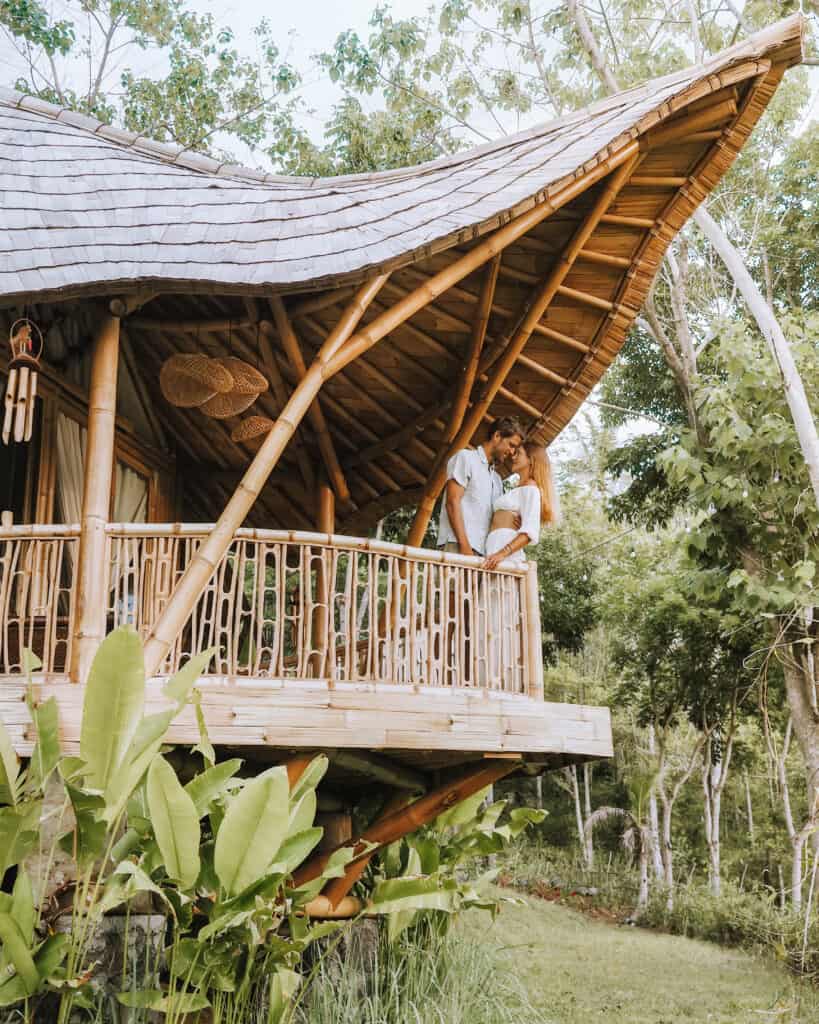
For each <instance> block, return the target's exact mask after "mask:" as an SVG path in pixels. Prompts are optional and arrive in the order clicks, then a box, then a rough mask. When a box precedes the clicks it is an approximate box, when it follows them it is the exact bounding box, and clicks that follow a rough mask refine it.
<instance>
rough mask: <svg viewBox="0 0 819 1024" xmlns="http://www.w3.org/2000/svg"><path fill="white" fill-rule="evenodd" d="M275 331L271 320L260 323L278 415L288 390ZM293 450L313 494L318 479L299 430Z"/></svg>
mask: <svg viewBox="0 0 819 1024" xmlns="http://www.w3.org/2000/svg"><path fill="white" fill-rule="evenodd" d="M272 330H273V325H272V324H271V323H270V321H269V320H260V321H259V352H260V354H261V357H262V362H263V363H264V367H265V369H266V370H267V372H268V376H269V377H270V386H271V388H272V389H273V395H274V397H275V399H276V402H277V403H278V406H279V407H278V409H277V410H276V415H277V416H278V415H279V413H281V411H282V409H283V408H284V407H285V406H286V405H287V398H288V394H287V388H286V387H285V383H284V378H283V377H282V374H281V370H280V369H279V364H278V362H277V360H276V357H275V355H274V354H273V346H272V345H271V343H270V334H271V332H272ZM293 448H294V449H295V453H296V462H297V463H298V466H299V472H300V473H301V478H302V480H303V481H304V486H305V487H306V488H307V491H308V492H309V493H312V491H313V490H314V488H315V486H316V478H315V475H314V474H313V464H312V462H311V461H310V457H309V455H308V454H307V451H306V449H305V447H304V442H303V439H302V436H301V430H297V431H296V433H295V434H294V436H293Z"/></svg>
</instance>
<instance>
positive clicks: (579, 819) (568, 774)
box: [563, 764, 589, 867]
mask: <svg viewBox="0 0 819 1024" xmlns="http://www.w3.org/2000/svg"><path fill="white" fill-rule="evenodd" d="M563 775H564V777H565V779H566V782H567V783H568V785H567V787H566V788H567V789H568V791H569V794H570V796H571V798H572V802H573V803H574V820H575V824H576V826H577V837H578V839H579V840H580V850H581V853H582V854H583V860H584V862H585V864H586V867H588V866H589V858H588V848H589V844H588V838H587V836H586V830H585V828H584V826H583V809H582V807H581V805H580V786H579V784H578V781H577V765H576V764H573V765H570V766H569V767H568V768H564V769H563Z"/></svg>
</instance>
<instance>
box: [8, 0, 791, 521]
mask: <svg viewBox="0 0 819 1024" xmlns="http://www.w3.org/2000/svg"><path fill="white" fill-rule="evenodd" d="M803 29H804V22H803V19H802V18H801V17H800V16H794V17H792V18H788V19H785V20H784V21H781V22H778V23H777V24H775V25H773V26H771V27H770V28H768V29H766V30H764V31H762V32H759V33H757V34H756V35H754V36H752V37H750V38H749V39H747V40H746V41H745V42H743V43H741V44H739V45H737V46H734V47H732V48H731V49H729V50H726V51H724V52H723V53H721V54H718V55H716V56H715V57H714V58H712V59H711V60H710V61H708V62H707V63H706V64H704V65H701V66H698V67H693V68H688V69H686V70H684V71H680V72H677V73H675V74H673V75H669V76H666V77H664V78H660V79H657V80H655V81H653V82H649V83H647V84H645V85H642V86H638V87H636V88H634V89H630V90H628V91H626V92H622V93H618V94H617V95H615V96H612V97H610V98H608V99H606V100H603V101H601V102H600V103H597V104H595V105H593V106H591V107H589V108H587V109H585V110H582V111H579V112H577V113H575V114H571V115H569V116H566V117H563V118H561V119H560V120H559V121H554V122H551V123H549V124H546V125H542V126H540V127H537V128H534V129H532V130H530V131H527V132H523V133H521V134H518V135H514V136H511V137H509V138H505V139H503V140H501V141H500V142H497V143H493V144H490V145H485V146H481V147H479V148H478V149H473V150H470V151H468V152H465V153H459V154H456V155H454V156H450V157H446V158H443V159H441V160H437V161H434V162H432V163H428V164H423V165H421V166H418V167H411V168H405V169H401V170H396V171H388V172H385V173H380V174H369V175H355V176H348V177H342V178H332V179H304V178H284V177H277V176H274V175H265V174H262V173H259V172H255V171H251V170H247V169H244V168H241V167H236V166H221V165H219V164H218V163H216V162H215V161H213V160H211V159H210V158H208V157H204V156H201V155H198V154H194V153H190V152H186V151H181V150H178V149H175V148H173V147H169V146H164V145H161V144H158V143H156V142H152V141H150V140H147V139H143V138H139V137H136V136H134V135H130V134H128V133H126V132H123V131H121V130H119V129H115V128H111V127H109V126H106V125H103V124H101V123H100V122H98V121H94V120H91V119H89V118H86V117H82V116H80V115H77V114H75V113H72V112H69V111H65V110H61V109H59V108H57V107H53V106H50V105H48V104H45V103H42V102H41V101H39V100H36V99H32V98H30V97H25V96H21V95H19V94H17V93H9V92H3V91H0V309H2V308H3V307H5V308H6V310H7V313H6V314H5V316H6V319H8V318H9V317H10V316H13V315H14V307H17V308H18V309H21V308H23V307H27V308H29V309H31V308H34V309H35V311H37V313H38V315H39V317H40V320H41V322H42V323H43V324H44V326H46V327H47V326H48V324H49V322H50V321H57V320H59V319H60V318H61V317H63V318H66V317H67V318H69V319H70V318H71V317H72V316H76V315H79V314H78V313H77V312H76V311H78V310H79V311H82V309H86V310H93V303H92V302H91V301H87V300H96V299H105V300H110V299H112V298H114V297H117V296H121V295H126V294H127V293H132V292H133V293H136V292H140V293H141V294H143V295H144V294H149V295H153V296H154V297H153V298H152V299H151V300H150V301H149V302H148V303H147V304H146V305H144V306H143V307H142V308H141V309H140V310H139V311H138V312H137V313H134V314H133V315H131V316H129V317H128V318H126V319H124V320H123V326H124V329H125V331H126V332H127V334H128V337H129V339H130V342H131V344H132V346H133V349H134V352H135V355H136V356H137V357H138V360H139V362H140V364H141V369H142V372H143V374H144V376H145V378H146V384H147V386H148V388H149V390H151V388H152V383H153V382H155V381H156V379H157V378H158V374H159V368H160V366H161V364H162V362H163V360H164V359H166V358H167V357H168V356H169V355H171V354H172V353H173V352H175V351H176V352H179V351H182V352H186V351H202V350H204V351H206V352H208V353H209V354H225V353H228V352H229V353H231V354H234V355H238V356H240V357H241V358H242V359H245V360H248V361H250V362H252V363H254V364H255V365H257V366H258V367H259V369H261V370H262V371H263V372H264V373H265V374H266V375H267V376H268V378H269V380H270V382H271V390H270V391H269V392H268V393H266V394H265V395H263V396H261V397H260V399H259V400H258V403H257V407H255V408H254V409H253V410H252V411H253V412H258V413H262V414H264V415H267V416H269V417H270V418H273V419H275V418H276V416H277V415H278V413H279V412H280V410H281V407H282V403H283V401H284V399H285V398H286V396H287V393H288V392H289V390H290V389H291V388H292V387H293V386H295V384H296V383H297V381H298V380H299V379H300V376H301V373H300V370H299V368H298V365H297V363H296V362H294V359H293V352H294V348H295V349H298V348H300V349H301V356H302V358H303V360H304V362H305V363H306V364H307V365H309V364H310V362H311V360H312V359H313V358H314V356H315V355H316V353H317V352H318V350H319V349H320V347H321V345H322V343H323V342H324V340H325V339H326V338H327V337H328V335H329V334H330V333H331V332H332V331H333V330H334V328H336V327H337V325H339V323H340V322H343V318H344V315H345V308H346V306H347V303H348V302H349V301H350V297H351V295H352V292H353V287H352V286H353V285H356V284H358V283H360V282H362V281H367V280H368V279H372V278H373V277H374V275H376V274H380V273H383V272H387V271H389V272H390V276H389V279H388V281H387V282H386V283H385V284H383V287H381V289H380V291H378V293H377V297H376V299H375V300H374V301H373V302H372V303H371V305H370V306H369V307H368V308H367V311H366V313H365V314H364V316H363V318H362V320H361V322H360V324H359V326H358V330H359V332H361V333H363V334H364V335H366V334H367V332H371V333H377V334H378V338H379V339H381V340H379V342H378V343H377V344H374V345H373V346H372V347H367V348H366V349H363V350H362V351H361V354H360V355H359V356H358V357H357V358H355V359H354V360H353V361H352V362H349V363H348V364H346V365H345V366H344V368H343V369H342V370H341V371H340V372H334V373H333V374H332V375H331V376H330V377H329V378H328V379H327V380H326V381H325V383H324V384H323V385H322V391H321V396H320V406H321V412H322V414H323V417H324V419H325V421H326V428H327V431H328V434H327V435H326V436H324V437H323V438H322V439H321V444H320V443H319V437H318V434H317V433H315V432H312V431H311V429H308V428H307V427H302V429H301V431H300V432H299V434H298V435H297V437H296V439H295V440H294V442H293V443H292V444H291V445H290V446H289V447H288V449H287V451H286V452H285V457H284V459H283V461H282V463H281V465H280V467H279V468H277V470H276V472H275V473H274V475H273V477H272V478H271V480H270V482H269V483H268V485H267V487H266V488H265V490H264V492H263V494H262V500H261V501H260V502H259V504H258V507H257V508H256V509H255V510H254V512H253V514H252V516H251V519H250V520H249V521H250V522H251V523H253V524H256V523H258V524H259V525H265V526H271V525H273V526H284V527H291V526H293V525H294V523H295V524H296V525H299V526H309V525H310V522H309V517H308V516H307V515H306V513H305V512H304V509H305V507H307V506H309V504H310V499H309V495H308V494H307V493H306V491H307V489H308V488H307V487H306V485H307V482H308V481H309V478H310V474H309V472H307V471H306V469H305V458H306V459H307V460H308V461H313V462H318V460H319V449H320V448H322V446H323V450H324V452H325V453H326V449H327V444H328V437H329V439H330V443H332V445H334V446H335V450H336V453H337V457H338V461H339V463H340V466H341V470H342V471H343V473H344V475H345V477H346V481H347V484H348V487H349V492H350V494H351V496H352V501H351V503H350V505H349V507H348V508H347V509H346V513H345V514H347V519H346V521H345V522H344V523H343V526H344V528H345V529H346V530H349V531H354V532H357V531H359V530H361V529H363V528H364V527H365V526H366V525H368V524H369V523H371V522H372V521H373V520H374V519H375V518H378V517H379V516H380V515H382V514H383V513H384V512H385V511H386V510H388V509H389V508H391V507H395V506H397V505H400V504H405V503H409V502H414V501H417V500H418V497H419V488H420V487H422V486H423V485H424V484H425V481H427V479H428V477H429V474H430V471H431V469H432V467H433V465H434V463H435V461H436V458H437V457H438V455H439V453H440V452H441V451H442V449H443V450H445V449H446V448H447V436H448V431H449V430H450V428H451V425H452V420H453V417H455V412H453V410H456V411H457V409H458V407H459V403H460V402H461V401H462V400H463V401H466V402H467V404H468V407H469V409H470V414H469V415H468V416H467V417H466V419H465V420H463V422H464V423H465V424H471V423H472V420H473V419H475V416H476V415H477V413H476V410H479V411H480V417H481V418H482V420H483V421H486V420H489V419H492V418H494V417H496V416H499V415H508V414H513V415H516V416H518V417H520V418H521V419H522V420H523V422H524V425H525V426H526V428H527V430H528V431H529V433H530V435H531V436H532V437H535V438H538V439H539V440H541V441H543V442H545V443H548V442H549V441H550V440H551V439H552V438H554V437H555V436H556V435H557V434H558V433H559V432H560V431H561V430H562V429H563V427H564V426H565V425H566V424H567V423H568V421H569V420H570V419H571V417H572V416H573V415H574V413H575V411H576V410H577V408H578V407H579V406H580V405H581V404H582V402H583V400H584V399H585V397H586V396H587V395H588V394H589V392H590V391H591V389H592V388H593V387H594V386H595V384H596V383H597V382H598V381H599V379H600V377H601V376H602V374H603V373H604V372H605V370H606V368H607V367H608V366H609V365H610V364H611V362H612V360H613V359H614V357H615V356H616V354H617V352H618V351H619V349H620V346H621V345H622V343H623V340H624V338H625V336H626V334H627V332H628V330H629V328H630V327H631V325H632V323H633V322H634V318H635V317H636V315H637V312H638V310H639V308H640V306H641V304H642V302H643V300H644V299H645V296H646V294H647V291H648V289H649V287H650V285H651V282H652V280H653V278H654V276H655V274H656V271H657V268H658V267H659V265H660V263H661V261H662V258H663V254H664V252H665V250H666V248H667V247H668V245H669V243H670V242H671V240H672V239H673V237H674V236H675V234H676V233H677V232H678V231H679V230H680V228H681V227H682V226H683V224H684V223H685V222H686V220H687V219H688V217H690V215H691V214H692V212H693V211H694V210H695V209H696V207H697V206H698V205H699V204H700V203H701V202H702V201H703V200H704V199H705V198H706V196H707V195H708V194H709V192H711V190H712V189H713V188H714V187H715V185H716V184H717V182H718V181H719V179H720V178H721V176H722V175H723V174H724V173H725V172H726V171H727V170H728V168H729V167H730V166H731V164H732V162H733V160H734V159H735V158H736V156H737V154H738V153H739V151H740V150H741V149H742V147H743V145H744V144H745V142H746V141H747V139H748V137H749V135H750V133H751V131H752V129H753V127H754V125H755V124H756V123H757V121H758V120H759V118H760V117H761V115H762V113H763V112H764V110H765V108H766V106H767V104H768V103H769V102H770V99H771V97H772V96H773V95H774V93H775V91H776V89H777V87H778V85H779V83H780V81H781V79H782V76H783V74H784V72H785V70H786V69H787V68H788V67H790V66H792V65H793V64H796V63H798V62H799V61H800V59H801V55H802V35H803ZM502 226H503V227H502ZM504 232H506V235H505V238H506V241H505V242H504V243H503V244H502V245H501V244H500V243H497V249H494V250H493V256H492V259H491V260H489V258H488V255H487V251H488V248H487V247H489V248H492V247H493V246H495V245H496V239H497V238H499V237H500V236H501V235H503V234H504ZM481 254H482V255H481ZM479 257H480V258H479ZM487 260H488V262H487ZM467 265H468V267H469V269H465V268H466V267H467ZM458 268H461V269H458ZM444 279H445V280H446V282H447V283H446V287H442V286H438V284H436V282H439V283H440V282H441V281H443V280H444ZM419 296H420V297H421V301H416V300H417V299H418V297H419ZM38 304H39V309H38V308H37V307H38ZM402 304H403V309H404V311H405V313H406V315H401V316H396V317H394V318H393V319H390V318H391V317H392V316H393V314H394V313H395V311H396V310H397V309H398V308H399V307H402ZM410 306H411V309H410ZM533 310H534V311H535V313H534V314H533V313H532V311H533ZM0 316H3V314H0ZM387 320H389V321H390V326H389V329H384V330H381V329H380V328H381V327H383V325H384V324H385V322H386V321H387ZM288 322H289V326H287V324H288ZM283 334H288V335H289V336H288V337H284V336H283ZM476 335H480V336H481V337H480V342H479V346H478V348H479V363H478V364H477V366H478V369H477V373H476V375H475V377H474V383H473V384H471V385H470V390H469V392H468V395H466V397H464V395H463V394H461V395H460V397H459V381H461V380H462V379H463V378H464V377H465V376H467V375H466V374H465V365H466V364H467V363H468V353H469V352H470V346H471V345H472V344H473V341H474V339H475V338H476ZM516 339H517V341H516ZM510 352H511V353H512V355H511V356H510V355H509V353H510ZM499 368H500V369H499ZM153 390H154V391H156V390H157V389H156V388H153ZM156 412H157V415H158V416H159V418H160V419H161V420H162V423H163V426H164V428H165V431H166V432H167V433H168V434H169V435H171V436H173V437H174V438H175V439H176V444H177V451H178V453H179V454H180V457H184V458H185V459H187V460H189V461H190V462H192V463H194V464H196V465H197V466H199V465H204V464H210V465H211V467H212V469H213V472H212V473H210V474H198V475H197V479H196V488H195V489H196V495H195V498H196V502H197V512H198V513H201V514H202V515H204V516H205V517H207V516H209V515H211V514H213V513H218V511H219V510H220V508H221V506H222V504H223V502H224V498H225V494H226V493H229V489H230V487H231V486H232V484H233V482H235V480H236V478H237V474H238V472H239V471H240V470H242V469H244V467H245V466H246V464H247V460H248V458H249V456H250V450H251V449H250V448H249V447H246V446H244V445H243V444H240V443H236V442H235V441H233V440H231V438H230V430H231V427H232V426H233V425H234V424H233V423H231V422H230V421H215V420H212V419H209V418H208V417H206V416H205V415H204V414H203V413H202V412H200V411H198V410H195V409H194V410H184V411H183V410H177V409H174V408H172V407H171V406H169V405H167V403H164V402H163V401H162V400H161V398H159V399H158V400H157V408H156ZM461 414H463V408H461ZM465 429H466V428H465V427H464V428H462V430H461V433H463V432H464V430H465ZM470 430H471V426H470ZM481 430H482V425H481V424H479V425H478V426H477V427H476V428H475V430H474V431H472V432H471V435H470V436H471V438H472V439H473V440H475V441H477V440H480V435H481ZM450 439H451V438H450ZM461 440H464V438H462V439H461ZM466 440H469V438H466ZM325 461H326V458H325ZM300 476H301V477H302V478H303V479H304V481H305V493H303V494H302V493H300V491H299V487H300V485H299V484H298V480H299V478H300Z"/></svg>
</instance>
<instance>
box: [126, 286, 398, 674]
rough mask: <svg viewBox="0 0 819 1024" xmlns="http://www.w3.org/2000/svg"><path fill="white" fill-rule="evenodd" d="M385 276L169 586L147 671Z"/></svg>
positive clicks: (352, 313)
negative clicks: (189, 560)
mask: <svg viewBox="0 0 819 1024" xmlns="http://www.w3.org/2000/svg"><path fill="white" fill-rule="evenodd" d="M385 280H386V275H383V274H382V275H378V276H377V277H375V278H373V279H371V280H370V281H367V282H366V283H365V284H363V285H362V286H361V287H360V288H359V289H358V291H357V292H356V293H355V295H354V296H353V298H352V299H351V300H350V303H349V304H348V306H347V308H346V309H345V311H344V313H343V314H342V316H341V318H340V319H339V322H338V324H337V325H336V327H335V328H334V330H333V331H332V332H331V333H330V335H329V336H328V338H327V340H326V341H325V342H324V345H322V347H321V350H320V352H319V354H318V356H317V357H316V359H315V361H314V362H313V364H312V365H311V367H310V369H309V370H308V371H307V373H306V374H305V375H304V377H302V379H301V381H299V383H298V384H297V385H296V387H295V389H294V391H293V393H292V394H291V396H290V398H289V399H288V401H287V405H286V406H285V407H284V409H283V410H282V412H281V415H280V416H279V418H278V419H277V420H276V423H275V425H274V426H273V429H272V430H271V431H270V433H269V434H267V436H266V437H265V439H264V441H263V442H262V445H261V447H260V448H259V450H258V452H257V453H256V455H255V456H254V458H253V460H252V462H251V463H250V465H249V466H248V468H247V470H246V471H245V474H244V476H243V477H242V479H241V481H240V482H239V484H238V486H237V488H236V490H235V491H234V493H233V496H232V497H231V499H230V501H229V502H228V503H227V505H226V506H225V508H224V510H223V512H222V514H221V516H220V517H219V520H218V522H217V523H216V524H215V525H214V527H213V529H212V530H211V531H210V533H209V534H208V536H207V538H206V539H205V540H204V541H203V542H202V544H201V545H200V546H199V549H198V550H197V552H196V555H195V556H194V557H193V559H192V560H191V562H190V563H189V565H188V567H187V569H186V570H185V572H184V574H183V575H182V578H181V579H180V580H179V582H178V583H177V585H176V586H175V587H174V590H173V592H172V593H171V596H170V598H169V599H168V602H167V604H166V605H165V607H164V608H163V609H162V612H161V613H160V615H159V617H158V618H157V620H156V622H155V623H154V625H153V628H152V629H151V633H150V635H149V637H148V640H147V643H146V645H145V671H146V673H147V675H149V676H152V675H155V674H156V672H157V670H158V668H159V666H160V665H161V664H162V662H163V660H164V658H165V656H166V655H167V653H168V651H169V650H170V648H171V645H172V644H173V643H174V641H175V640H176V637H177V636H178V635H179V632H180V630H181V629H182V628H183V627H184V625H185V622H186V621H187V618H188V616H189V615H190V613H191V611H192V610H193V607H194V605H195V604H196V602H197V600H198V599H199V597H200V596H201V594H202V591H203V590H204V589H205V587H206V586H207V583H208V580H209V579H210V578H211V576H212V575H213V572H214V570H215V569H216V567H217V565H218V564H219V562H220V561H221V560H222V558H223V557H224V555H225V552H226V551H227V549H228V548H229V547H230V544H231V542H232V541H233V538H234V536H235V534H236V530H237V529H238V528H239V527H240V526H241V525H242V522H243V520H244V519H245V517H246V515H247V513H248V512H249V511H250V509H251V507H252V506H253V503H254V502H255V500H256V498H257V497H258V496H259V492H260V491H261V489H262V488H263V487H264V485H265V483H266V481H267V479H268V477H269V476H270V474H271V472H272V471H273V469H274V468H275V466H276V463H277V462H278V461H279V458H280V457H281V454H282V452H283V451H284V449H285V447H286V445H287V443H288V441H289V440H290V438H291V437H292V436H293V434H294V432H295V430H296V428H297V427H298V425H299V423H301V421H302V420H303V419H304V417H305V415H306V414H307V410H308V409H309V408H310V404H311V403H312V401H313V399H314V398H315V397H316V395H317V394H318V393H319V390H320V389H321V385H322V384H323V383H324V380H325V379H326V377H327V375H328V365H329V362H330V360H331V359H332V358H333V356H334V355H335V354H336V352H337V351H338V350H339V349H340V348H341V347H342V346H343V345H344V343H345V341H346V340H347V339H348V338H349V337H350V335H351V334H352V333H353V331H354V330H355V328H356V325H357V324H358V322H359V320H360V319H361V317H362V316H363V315H364V313H365V311H366V309H367V306H368V305H369V303H370V302H371V301H372V299H373V298H374V297H375V296H376V295H377V294H378V291H379V289H380V288H381V286H382V285H383V284H384V282H385Z"/></svg>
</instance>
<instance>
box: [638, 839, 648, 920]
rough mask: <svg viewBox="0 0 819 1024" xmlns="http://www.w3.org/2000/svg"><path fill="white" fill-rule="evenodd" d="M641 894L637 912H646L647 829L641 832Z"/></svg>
mask: <svg viewBox="0 0 819 1024" xmlns="http://www.w3.org/2000/svg"><path fill="white" fill-rule="evenodd" d="M639 843H640V894H639V896H638V897H637V910H638V911H640V910H645V908H646V907H647V906H648V836H647V835H646V831H645V829H643V830H641V832H640V838H639Z"/></svg>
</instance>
